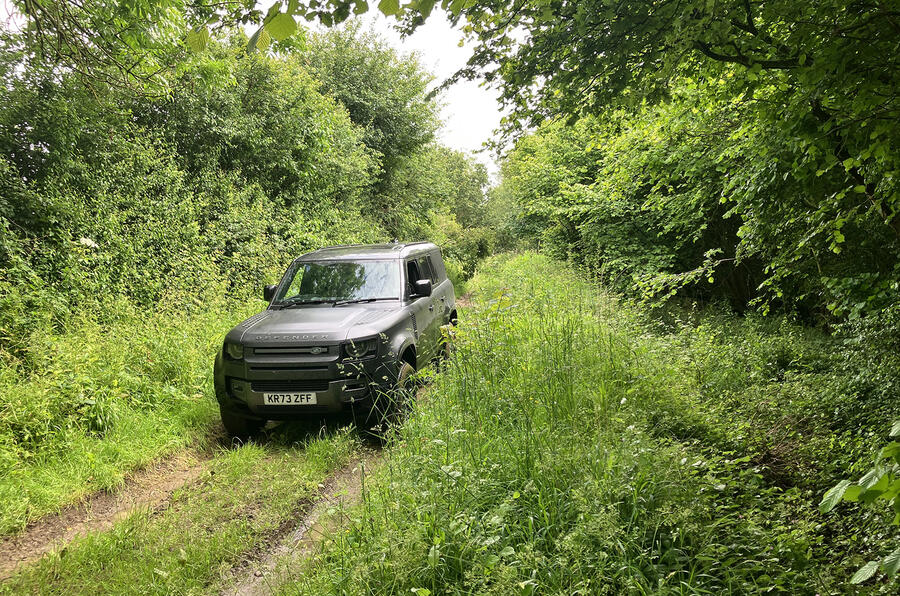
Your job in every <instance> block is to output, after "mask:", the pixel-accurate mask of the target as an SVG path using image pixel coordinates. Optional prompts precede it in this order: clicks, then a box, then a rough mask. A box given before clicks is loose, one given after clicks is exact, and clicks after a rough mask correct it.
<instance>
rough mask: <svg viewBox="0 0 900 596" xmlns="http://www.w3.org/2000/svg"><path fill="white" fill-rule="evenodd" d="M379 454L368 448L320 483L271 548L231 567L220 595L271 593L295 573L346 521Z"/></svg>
mask: <svg viewBox="0 0 900 596" xmlns="http://www.w3.org/2000/svg"><path fill="white" fill-rule="evenodd" d="M379 457H380V454H379V453H378V452H375V451H368V452H366V453H365V454H364V455H362V456H361V457H358V458H355V459H354V460H352V461H351V462H350V463H349V464H347V465H346V466H344V467H343V468H341V469H340V470H338V471H337V472H336V473H335V474H333V475H332V476H331V477H329V478H328V480H326V481H325V483H323V484H321V485H320V488H319V491H318V494H317V498H314V499H313V500H311V501H309V502H308V503H307V504H306V506H305V507H302V508H300V510H299V511H298V516H297V517H295V518H293V519H292V520H290V522H288V524H287V525H286V526H285V527H284V528H282V529H281V530H280V531H279V532H277V533H276V535H275V536H274V537H273V539H272V540H271V541H270V545H271V546H270V547H269V548H267V549H263V550H261V551H259V552H257V553H256V554H255V555H254V556H252V557H250V558H248V559H245V560H244V561H243V562H242V563H241V564H240V565H239V566H237V567H236V568H235V569H234V575H235V577H236V578H237V579H236V581H235V582H234V583H233V584H232V585H231V587H229V588H228V589H226V590H223V592H222V594H226V595H228V596H258V595H261V594H271V593H272V592H274V591H275V589H276V588H277V587H278V586H280V585H282V584H283V583H284V581H285V580H286V579H288V578H289V577H290V575H291V573H292V572H294V573H296V568H297V566H298V564H299V563H301V562H303V561H304V560H307V559H309V558H310V557H311V556H313V555H314V553H315V548H316V546H317V545H318V544H319V543H320V542H321V540H322V538H323V537H324V536H326V535H328V534H329V533H331V532H333V531H335V530H336V529H337V528H339V527H341V525H342V524H344V523H345V522H346V521H347V517H346V515H345V514H344V511H345V509H346V508H347V507H350V506H352V505H354V504H356V503H358V502H359V500H360V499H361V498H362V489H363V479H364V478H365V477H366V476H368V475H369V474H370V473H371V471H372V470H373V469H374V468H375V466H377V465H378V462H379Z"/></svg>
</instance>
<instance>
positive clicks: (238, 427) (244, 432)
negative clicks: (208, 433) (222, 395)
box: [219, 406, 266, 441]
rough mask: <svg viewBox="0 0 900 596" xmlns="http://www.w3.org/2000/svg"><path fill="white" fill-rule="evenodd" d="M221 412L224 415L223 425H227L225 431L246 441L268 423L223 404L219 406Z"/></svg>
mask: <svg viewBox="0 0 900 596" xmlns="http://www.w3.org/2000/svg"><path fill="white" fill-rule="evenodd" d="M219 412H220V413H221V415H222V426H224V427H225V432H227V433H228V435H229V436H230V437H232V438H234V439H240V440H242V441H246V440H247V439H249V438H251V437H252V436H253V435H255V434H257V433H258V432H259V431H260V430H261V429H262V427H263V426H264V425H265V424H266V421H265V420H259V419H256V418H246V417H244V416H241V415H240V414H235V413H234V412H232V411H230V410H226V409H225V408H223V407H221V406H219Z"/></svg>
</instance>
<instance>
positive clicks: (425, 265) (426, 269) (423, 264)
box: [416, 257, 434, 283]
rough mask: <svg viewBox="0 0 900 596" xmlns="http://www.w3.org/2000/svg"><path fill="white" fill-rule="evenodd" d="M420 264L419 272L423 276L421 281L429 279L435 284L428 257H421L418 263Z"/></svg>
mask: <svg viewBox="0 0 900 596" xmlns="http://www.w3.org/2000/svg"><path fill="white" fill-rule="evenodd" d="M416 263H418V264H419V272H420V273H421V274H422V277H421V278H420V279H429V280H431V283H434V273H432V272H431V262H430V261H429V260H428V257H419V259H418V260H417V261H416Z"/></svg>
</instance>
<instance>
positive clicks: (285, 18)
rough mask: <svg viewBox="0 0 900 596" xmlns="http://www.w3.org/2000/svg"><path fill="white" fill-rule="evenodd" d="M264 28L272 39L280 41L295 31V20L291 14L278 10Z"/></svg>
mask: <svg viewBox="0 0 900 596" xmlns="http://www.w3.org/2000/svg"><path fill="white" fill-rule="evenodd" d="M265 28H266V31H267V32H268V33H269V35H270V36H271V37H272V39H274V40H275V41H282V40H285V39H287V38H288V37H290V36H291V35H293V34H294V32H295V31H297V22H296V21H294V17H292V16H291V15H289V14H285V13H283V12H280V13H278V14H276V15H275V16H274V17H272V18H271V19H270V20H269V21H268V22H267V23H266V25H265Z"/></svg>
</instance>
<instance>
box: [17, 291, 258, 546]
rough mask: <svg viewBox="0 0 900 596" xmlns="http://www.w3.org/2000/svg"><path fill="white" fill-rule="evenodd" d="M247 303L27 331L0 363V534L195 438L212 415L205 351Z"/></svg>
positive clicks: (126, 314) (122, 311)
mask: <svg viewBox="0 0 900 596" xmlns="http://www.w3.org/2000/svg"><path fill="white" fill-rule="evenodd" d="M252 306H255V305H247V304H238V303H236V302H225V301H222V302H221V303H217V304H214V305H210V306H209V307H206V308H203V309H196V310H195V312H184V311H176V312H172V311H157V312H146V311H138V310H137V309H134V308H133V307H129V306H128V305H126V304H120V305H111V306H110V308H116V309H117V311H116V312H117V313H118V314H117V316H116V317H115V318H114V321H113V322H112V323H109V324H106V325H99V324H97V323H96V322H93V321H92V320H91V319H90V318H86V319H84V320H81V321H75V322H70V323H69V324H68V325H67V330H66V331H65V332H63V333H57V332H47V333H36V334H35V335H34V336H33V337H32V338H31V341H30V344H29V350H28V351H27V353H26V354H25V355H24V356H23V357H20V358H7V359H6V360H5V361H3V363H2V365H0V534H6V533H10V532H15V531H17V530H19V529H21V528H22V527H24V525H25V524H27V523H28V522H29V521H31V520H33V519H35V518H37V517H40V516H41V515H44V514H46V513H49V512H52V511H54V510H56V509H58V508H59V507H60V506H62V505H64V504H66V503H69V502H71V501H73V500H77V499H78V498H79V497H80V496H81V495H83V494H85V493H88V492H91V491H95V490H98V489H105V488H112V487H115V486H116V485H117V484H119V483H121V482H122V480H123V478H124V476H125V475H126V474H127V473H128V472H129V471H130V470H132V469H134V468H136V467H139V466H141V465H144V464H146V463H148V462H149V461H151V460H153V459H155V458H158V457H160V456H162V455H164V454H166V453H170V452H173V451H175V450H177V449H179V448H183V447H184V446H186V445H189V444H194V443H198V441H201V440H202V438H203V437H204V436H205V435H207V434H208V432H209V428H210V425H211V424H213V423H215V421H216V420H217V409H216V406H215V399H214V397H213V395H212V380H211V375H212V361H213V356H214V354H215V350H216V349H218V348H219V346H220V342H221V339H222V337H223V336H224V334H225V332H227V330H228V329H229V328H230V327H231V326H232V325H233V324H234V323H235V322H237V321H238V320H240V319H241V318H243V317H245V316H247V315H248V314H250V311H251V310H252ZM106 318H107V320H108V319H109V318H110V317H106ZM200 446H201V447H202V445H200Z"/></svg>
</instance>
